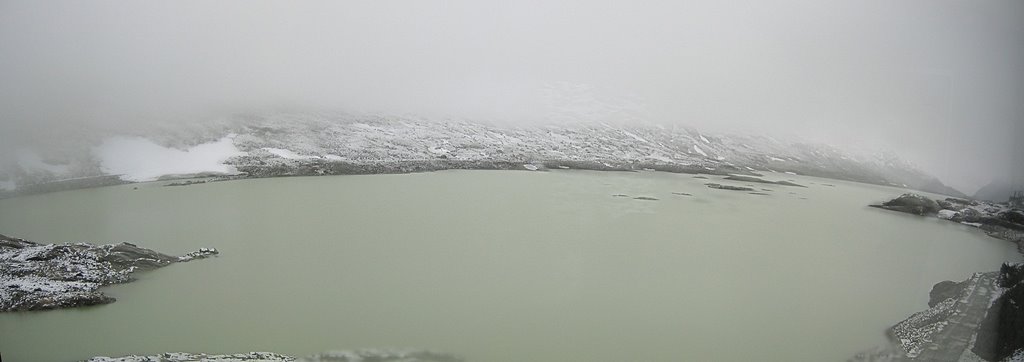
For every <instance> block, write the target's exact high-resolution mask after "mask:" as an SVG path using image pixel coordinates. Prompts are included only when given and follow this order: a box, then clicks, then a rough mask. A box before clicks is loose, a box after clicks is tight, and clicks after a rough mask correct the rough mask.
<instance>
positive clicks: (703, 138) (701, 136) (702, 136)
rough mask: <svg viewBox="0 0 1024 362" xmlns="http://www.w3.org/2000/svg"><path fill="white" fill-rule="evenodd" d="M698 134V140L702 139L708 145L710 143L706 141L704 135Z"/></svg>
mask: <svg viewBox="0 0 1024 362" xmlns="http://www.w3.org/2000/svg"><path fill="white" fill-rule="evenodd" d="M698 136H700V140H701V141H704V143H707V144H709V145H710V144H711V141H708V139H707V138H706V137H704V135H702V134H698Z"/></svg>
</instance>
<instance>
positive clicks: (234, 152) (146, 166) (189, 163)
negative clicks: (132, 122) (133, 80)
mask: <svg viewBox="0 0 1024 362" xmlns="http://www.w3.org/2000/svg"><path fill="white" fill-rule="evenodd" d="M233 138H234V135H233V134H232V135H228V136H225V137H223V138H221V139H220V140H217V141H216V142H210V143H203V144H200V145H196V146H193V147H191V148H189V149H187V150H184V151H182V150H178V149H174V148H168V147H163V146H160V145H158V144H156V143H153V141H150V140H149V139H146V138H142V137H114V138H108V139H107V140H105V141H104V142H103V144H102V145H100V146H98V147H96V148H94V149H93V154H95V155H96V157H97V158H99V159H100V167H101V169H102V170H103V172H105V173H107V174H111V175H120V176H121V179H123V180H126V181H153V180H156V179H157V178H159V177H160V176H164V175H177V174H193V173H200V172H220V173H235V172H236V171H235V168H234V167H232V166H229V165H225V164H224V161H227V159H229V158H231V157H233V156H238V155H244V154H245V152H242V151H239V150H238V148H236V147H235V144H234V142H233V140H232V139H233Z"/></svg>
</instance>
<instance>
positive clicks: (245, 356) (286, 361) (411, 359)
mask: <svg viewBox="0 0 1024 362" xmlns="http://www.w3.org/2000/svg"><path fill="white" fill-rule="evenodd" d="M157 361H159V362H186V361H218V362H292V361H296V362H299V361H301V362H327V361H330V362H462V361H463V359H462V358H461V357H458V356H455V355H452V354H447V353H437V352H431V351H423V350H410V351H406V350H380V349H364V350H357V351H333V352H326V353H321V354H317V355H312V356H308V357H293V356H288V355H283V354H278V353H271V352H249V353H239V354H205V353H181V352H174V353H161V354H158V355H152V356H136V355H131V356H124V357H93V358H90V359H88V360H86V361H85V362H157Z"/></svg>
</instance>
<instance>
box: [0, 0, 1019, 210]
mask: <svg viewBox="0 0 1024 362" xmlns="http://www.w3.org/2000/svg"><path fill="white" fill-rule="evenodd" d="M558 82H562V83H560V84H574V85H576V84H578V85H586V86H588V87H594V88H595V89H602V90H610V91H609V92H611V93H613V94H619V95H622V96H623V97H630V99H635V100H640V103H641V104H642V105H643V107H645V110H646V111H647V112H646V113H645V114H646V115H647V117H649V118H650V121H652V122H661V123H678V124H686V125H693V126H697V127H706V128H712V129H737V128H740V129H750V130H752V131H756V132H761V131H765V130H769V131H772V132H777V133H782V134H796V135H800V136H803V137H805V138H808V139H813V140H819V141H822V142H830V143H833V144H837V145H840V146H860V147H874V146H884V147H887V148H890V149H892V150H894V151H897V152H899V153H900V154H902V155H903V156H904V158H906V159H908V160H910V161H912V162H915V163H917V164H919V165H920V166H922V167H923V168H924V169H925V170H926V171H929V172H931V173H932V174H935V175H937V176H939V177H940V178H941V179H943V180H944V181H946V182H947V183H948V184H951V185H953V186H954V187H957V188H959V189H960V190H962V191H964V192H967V193H972V192H973V191H974V190H975V189H977V188H978V187H980V186H983V185H984V184H986V183H987V182H988V181H990V180H991V179H992V178H993V177H1010V176H1009V174H1007V172H1006V169H1007V168H1012V169H1013V171H1014V172H1016V173H1018V174H1020V173H1024V170H1022V166H1021V165H1022V164H1024V145H1022V143H1024V141H1017V142H1016V143H1015V142H1014V139H1015V138H1016V139H1018V140H1019V139H1020V138H1022V137H1024V127H1022V126H1021V123H1024V1H1020V0H1007V1H988V0H962V1H944V0H919V1H902V0H901V1H892V0H877V1H876V0H867V1H865V0H857V1H853V0H851V1H820V0H808V1H794V0H785V1H749V2H740V1H689V2H687V1H615V2H610V1H558V2H554V1H518V2H515V3H512V2H510V1H422V0H417V1H337V2H306V1H299V2H295V1H287V2H285V1H281V2H262V1H163V2H151V1H67V2H60V1H58V2H55V1H8V0H0V134H2V135H5V136H7V138H6V139H7V142H12V141H11V140H12V139H16V138H17V136H16V135H19V134H21V133H22V132H25V131H26V130H37V131H38V130H39V129H52V127H54V126H57V125H82V124H86V125H92V124H98V123H102V124H107V125H110V124H120V123H123V122H142V121H146V120H150V119H155V118H165V117H169V115H177V116H181V117H188V115H190V114H200V113H202V112H206V111H210V110H224V109H231V110H239V111H241V110H245V109H247V108H252V109H257V108H266V107H278V106H287V107H293V108H294V107H298V108H303V107H308V108H310V109H312V108H332V109H349V110H356V111H387V112H393V113H413V114H424V115H431V116H436V115H441V116H460V117H473V118H487V119H500V120H504V121H512V122H534V121H537V120H538V119H539V118H541V117H540V115H541V114H542V112H541V109H540V108H542V107H541V106H540V103H542V102H538V96H539V94H540V93H541V91H542V89H543V87H544V85H546V84H552V83H558ZM4 139H5V138H3V137H0V141H3V140H4ZM1014 162H1015V163H1014ZM1016 177H1024V175H1018V176H1016ZM1022 179H1024V178H1022Z"/></svg>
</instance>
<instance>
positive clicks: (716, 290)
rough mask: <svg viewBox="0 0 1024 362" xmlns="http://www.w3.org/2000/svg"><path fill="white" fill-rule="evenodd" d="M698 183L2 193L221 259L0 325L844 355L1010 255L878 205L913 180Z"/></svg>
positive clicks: (614, 355)
mask: <svg viewBox="0 0 1024 362" xmlns="http://www.w3.org/2000/svg"><path fill="white" fill-rule="evenodd" d="M709 178H710V180H704V179H696V178H694V177H693V175H686V174H670V173H661V172H591V171H571V170H568V171H553V172H519V171H444V172H431V173H419V174H401V175H365V176H331V177H292V178H270V179H251V180H238V181H230V182H211V183H205V184H197V185H192V186H186V187H164V186H162V185H163V184H165V183H161V182H154V183H144V184H134V185H122V186H113V187H103V188H94V189H82V190H74V191H65V192H56V193H49V194H41V195H34V196H25V197H18V198H12V199H5V200H0V233H3V234H6V235H9V236H14V237H21V238H25V239H29V240H33V241H37V242H65V241H86V242H93V243H112V242H119V241H129V242H133V243H136V244H138V245H139V246H142V247H146V248H151V249H154V250H157V251H160V252H164V253H168V254H175V255H180V254H184V253H186V252H189V251H192V250H195V249H198V248H200V247H215V248H217V249H219V250H220V251H221V255H220V256H219V257H217V258H212V259H206V260H199V261H194V262H190V263H184V264H176V265H171V266H169V267H166V268H163V269H158V270H155V271H151V272H146V273H140V274H137V275H136V276H137V277H138V279H139V280H138V281H137V282H134V283H130V284H124V285H116V286H111V287H107V288H105V289H103V290H104V291H105V292H106V293H107V294H108V295H111V296H113V297H116V298H117V299H118V301H117V302H116V303H113V304H108V305H103V306H97V307H89V308H78V309H67V310H57V311H45V312H28V313H4V314H0V353H2V355H3V357H4V359H5V360H9V361H69V360H78V359H84V358H88V357H91V356H97V355H104V356H117V355H125V354H155V353H159V352H168V351H184V352H205V353H239V352H248V351H273V352H279V353H285V354H291V355H298V356H305V355H310V354H314V353H319V352H322V351H327V350H343V349H359V348H375V347H380V348H386V347H396V348H426V349H431V350H435V351H440V352H450V353H454V354H458V355H461V356H463V357H465V358H467V359H468V360H470V361H681V360H716V361H740V360H757V361H766V360H778V361H782V360H785V361H845V360H846V359H847V358H849V357H851V356H852V355H853V354H854V353H856V352H859V351H862V350H865V349H868V348H871V347H873V346H877V345H881V344H882V343H884V341H885V335H884V332H885V329H886V328H888V327H889V326H891V325H892V324H894V323H896V322H898V321H900V320H902V319H903V318H905V317H907V316H908V315H910V314H912V313H914V312H916V311H920V310H923V309H925V308H927V300H928V292H929V290H931V287H932V285H933V284H934V283H936V282H939V281H943V280H955V281H960V280H963V279H966V278H967V277H969V276H970V275H971V274H972V273H973V272H979V271H990V270H996V269H997V268H998V267H999V265H1000V263H1002V262H1003V261H1007V260H1014V261H1016V260H1020V259H1021V257H1020V255H1019V254H1017V252H1016V246H1015V245H1014V244H1012V243H1009V242H1006V241H1002V240H997V239H993V238H989V237H987V236H985V235H984V234H983V233H982V232H980V231H979V230H976V229H973V228H971V227H968V226H964V225H959V224H955V223H951V222H948V221H943V220H939V219H936V218H924V217H916V216H913V215H907V214H901V213H896V212H891V211H885V210H880V209H874V208H869V207H867V204H869V203H875V202H881V201H884V200H888V199H891V198H893V197H895V196H898V195H899V194H901V193H903V192H905V191H904V190H901V189H896V188H890V187H883V186H875V185H865V184H859V183H853V182H843V181H836V180H826V179H819V178H813V177H805V176H793V175H786V174H768V175H766V178H768V179H773V180H784V179H787V180H793V181H795V182H797V183H800V184H804V185H807V186H808V187H807V188H799V187H787V186H780V185H767V184H753V186H754V187H755V188H756V189H758V191H760V189H762V188H763V189H769V190H771V191H761V192H764V193H767V194H768V195H752V194H749V193H747V192H738V191H729V190H716V189H709V188H707V187H705V186H704V183H705V182H718V183H723V184H731V185H737V186H742V185H745V184H747V183H744V182H730V181H721V180H719V179H720V177H718V176H709ZM823 184H831V185H834V186H827V185H823ZM136 188H137V189H136ZM674 192H675V193H689V194H692V196H685V195H677V194H673V193H674ZM616 194H624V195H628V197H620V196H613V195H616ZM633 197H652V198H657V199H658V200H637V199H633Z"/></svg>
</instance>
